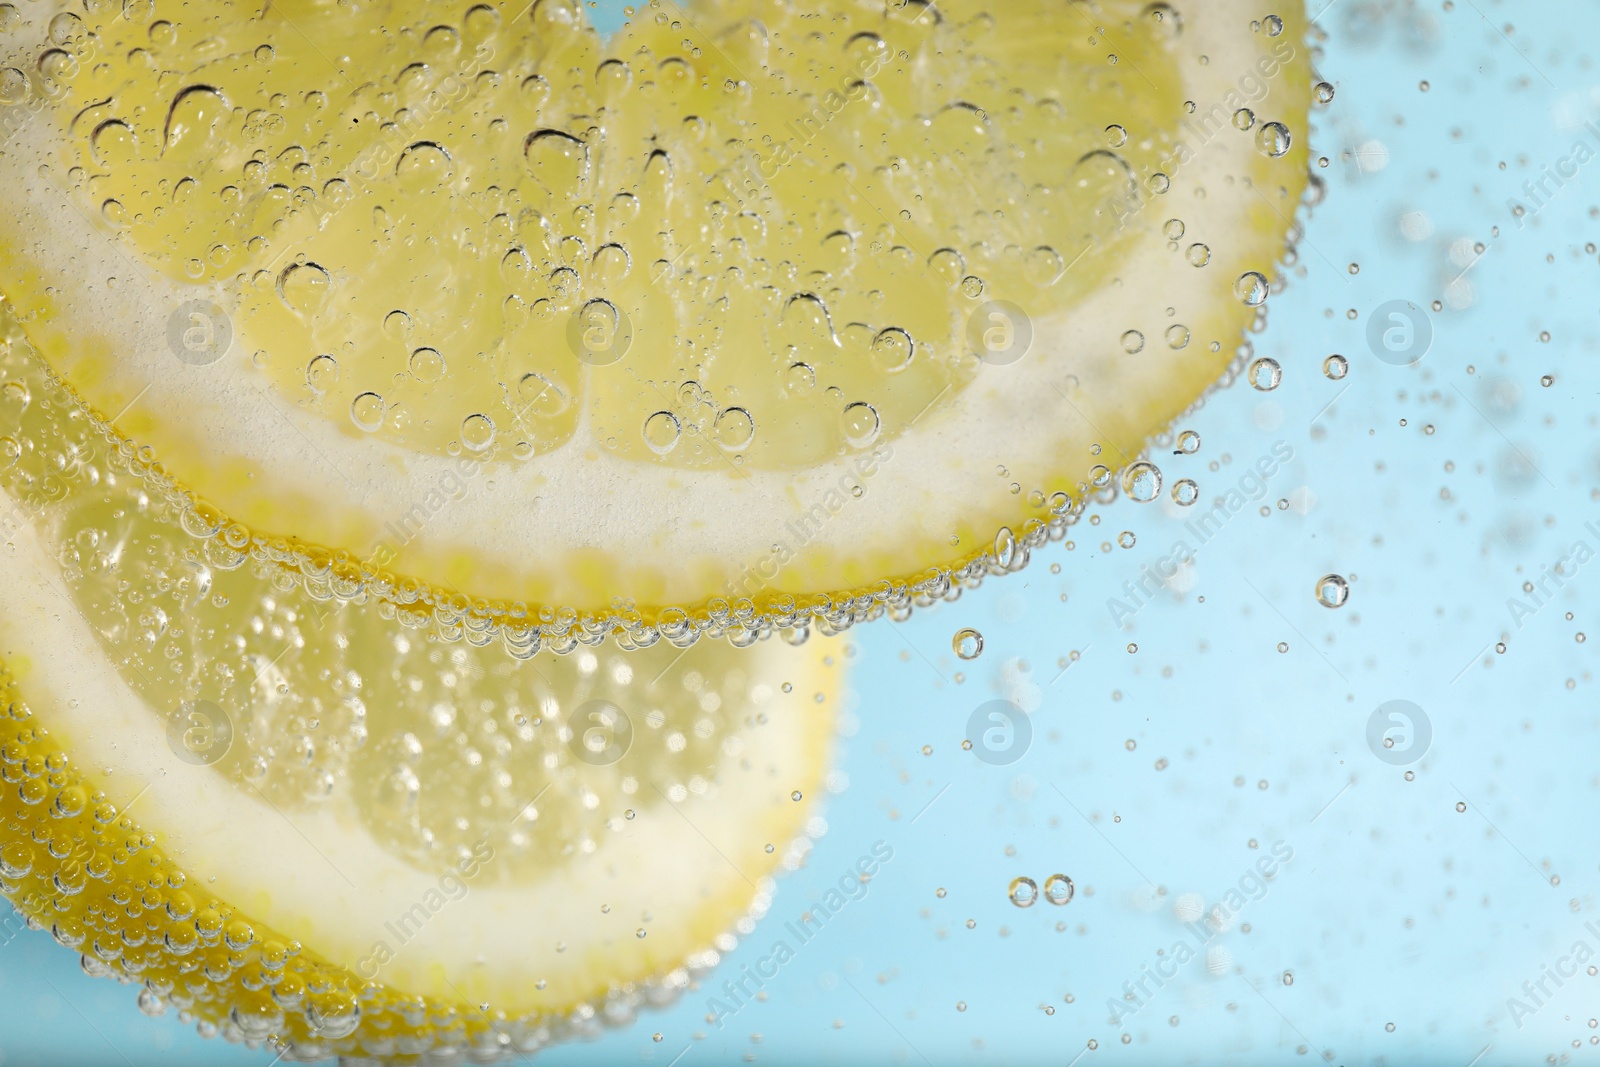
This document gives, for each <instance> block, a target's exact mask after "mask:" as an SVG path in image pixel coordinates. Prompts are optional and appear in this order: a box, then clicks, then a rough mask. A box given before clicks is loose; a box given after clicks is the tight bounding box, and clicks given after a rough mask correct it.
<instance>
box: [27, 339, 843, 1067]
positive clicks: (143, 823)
mask: <svg viewBox="0 0 1600 1067" xmlns="http://www.w3.org/2000/svg"><path fill="white" fill-rule="evenodd" d="M0 341H3V344H0V380H3V381H4V383H5V384H4V386H3V388H0V417H3V419H4V421H5V426H6V428H7V430H8V431H9V432H8V435H7V436H5V437H3V438H0V455H3V458H4V461H5V462H4V470H3V471H0V512H3V514H4V515H5V517H6V528H5V535H6V541H5V544H4V545H3V546H0V583H3V584H4V585H5V586H6V588H7V590H8V601H7V611H6V612H5V613H4V616H3V617H0V661H3V664H4V673H5V677H4V679H3V681H0V689H3V693H0V707H3V708H4V709H5V712H4V714H3V715H0V779H3V783H4V786H3V789H0V892H3V893H4V894H5V895H6V896H7V897H9V898H10V899H11V900H12V901H13V902H14V903H15V905H16V906H17V907H18V908H19V909H20V910H21V911H22V912H23V914H24V915H26V916H27V917H28V918H29V919H30V921H33V922H35V923H37V924H40V925H43V926H47V927H50V928H51V929H53V931H54V932H55V935H56V937H57V939H58V940H60V941H61V942H62V943H64V944H66V945H69V946H72V947H73V948H75V949H77V950H78V951H79V952H81V953H82V955H83V961H84V967H85V969H86V970H88V971H89V972H90V973H92V974H100V975H115V976H117V977H120V978H122V979H124V980H128V981H138V982H141V983H143V984H144V987H145V988H144V993H143V994H142V995H141V1004H143V1005H144V1006H145V1007H146V1008H147V1009H149V1010H152V1011H154V1010H159V1009H160V1008H161V1007H162V1006H163V1005H164V1004H167V1003H170V1004H172V1005H175V1006H176V1007H177V1008H178V1009H180V1010H181V1011H184V1012H187V1013H189V1016H190V1017H192V1018H195V1019H198V1020H200V1021H201V1023H202V1030H203V1032H210V1033H214V1032H217V1030H218V1029H219V1028H220V1029H222V1030H223V1031H225V1032H226V1033H227V1034H228V1036H230V1037H233V1038H235V1039H239V1040H249V1041H258V1042H260V1041H268V1040H270V1041H272V1042H273V1043H274V1044H276V1045H278V1046H279V1047H281V1048H292V1049H293V1051H294V1054H295V1055H296V1056H297V1057H300V1058H315V1057H318V1056H323V1055H331V1054H340V1055H364V1056H388V1055H397V1054H407V1055H409V1054H414V1053H419V1052H422V1051H426V1050H432V1049H456V1050H458V1051H459V1050H464V1049H468V1048H471V1049H476V1050H478V1051H483V1052H492V1051H495V1050H501V1051H528V1050H530V1049H532V1048H537V1047H540V1046H541V1045H543V1044H546V1043H549V1042H551V1041H555V1040H559V1039H561V1038H562V1037H566V1036H572V1035H575V1034H583V1033H587V1032H591V1031H592V1030H593V1028H594V1027H597V1026H599V1025H601V1024H603V1023H616V1022H619V1021H624V1020H626V1019H628V1018H630V1017H631V1015H632V1013H633V1012H634V1011H635V1010H636V1009H637V1008H638V1007H640V1006H642V1005H647V1004H652V1003H661V1002H664V1001H665V1000H668V999H670V998H671V997H672V996H673V995H675V994H676V993H677V992H678V991H680V990H681V989H683V988H684V987H685V986H686V985H687V983H688V982H689V981H690V980H691V979H692V978H693V977H694V976H695V975H697V974H698V973H700V972H702V971H704V970H706V969H708V968H709V967H711V966H713V965H714V964H715V963H716V961H717V959H718V958H719V956H720V954H721V953H722V952H724V951H726V950H727V949H729V948H730V947H731V946H732V945H733V944H734V943H735V942H736V941H737V939H738V938H739V937H740V936H741V935H742V934H744V933H748V932H749V931H750V930H751V929H753V924H754V922H755V921H756V920H757V919H758V918H759V917H760V916H761V915H762V914H763V913H764V912H765V910H766V908H767V906H768V903H769V901H770V899H771V894H772V892H773V876H774V875H775V874H777V873H778V872H780V871H781V870H783V869H786V868H792V867H794V866H795V865H797V864H798V863H799V862H801V861H802V860H803V858H804V856H805V854H806V852H807V851H808V849H809V847H810V840H811V836H812V835H814V834H815V833H817V832H818V831H819V830H820V826H821V824H820V822H818V821H815V820H816V815H815V809H814V806H813V805H814V801H815V798H816V797H817V796H818V795H819V794H820V793H821V792H822V791H823V790H822V786H823V780H822V776H823V768H824V765H825V762H826V755H827V747H828V740H829V738H830V736H831V733H832V724H833V722H834V707H835V704H836V703H837V699H836V697H837V693H838V683H837V671H836V669H835V667H834V666H833V660H832V649H833V643H832V642H830V641H828V640H827V639H824V638H821V637H814V638H812V639H811V640H808V641H805V642H804V643H803V644H801V645H799V646H798V647H796V646H793V645H791V644H787V643H784V642H783V641H781V640H779V639H776V638H774V639H770V640H765V641H760V642H757V643H756V644H755V645H754V646H753V647H750V648H743V649H741V648H735V647H734V646H732V645H730V644H728V643H726V642H720V641H719V642H702V643H698V644H696V645H694V647H686V648H681V649H680V648H677V647H674V646H672V645H670V644H668V643H661V644H659V645H657V646H655V647H654V648H650V649H642V650H633V651H625V650H623V649H620V648H618V647H616V646H615V645H614V644H608V645H606V646H605V647H603V648H599V649H589V648H584V649H581V650H579V651H578V652H576V653H574V654H571V655H568V656H564V657H559V656H554V655H552V654H551V653H548V652H545V653H541V654H538V655H534V656H529V657H522V658H518V657H512V656H507V655H506V654H505V653H504V651H503V650H502V649H501V648H500V647H499V646H498V645H497V644H487V647H482V646H484V645H485V644H486V642H485V641H484V640H483V639H482V638H481V637H476V636H473V637H472V639H469V640H462V641H457V642H454V643H450V642H447V641H443V640H440V639H439V638H438V636H437V635H436V634H433V633H431V632H430V631H429V630H428V629H427V628H424V627H421V626H418V625H415V624H414V623H413V624H412V625H407V620H406V619H405V618H403V617H402V616H401V615H400V614H399V613H397V612H396V611H394V610H393V609H392V606H390V605H388V604H387V602H384V601H381V600H378V599H376V598H372V597H365V596H357V597H354V598H345V599H341V598H340V597H336V596H333V595H331V594H330V593H329V592H328V590H327V587H326V584H325V582H324V583H319V582H318V581H315V580H313V581H310V582H306V583H297V582H292V581H286V580H284V578H283V575H282V572H281V570H280V569H279V568H278V567H277V566H275V565H274V564H271V563H268V562H260V561H256V562H252V561H248V560H247V559H245V558H244V557H242V556H241V557H237V558H236V559H234V560H233V561H231V563H228V562H223V563H219V562H218V561H216V560H214V559H208V558H207V557H206V556H204V555H203V554H202V553H201V552H200V551H199V550H198V547H197V545H196V544H195V542H194V539H193V538H192V537H191V536H190V535H189V534H187V533H185V532H184V531H183V530H182V529H181V527H180V525H179V524H180V523H181V522H182V518H183V515H184V512H183V510H182V509H181V508H180V507H178V506H175V505H173V504H170V503H168V502H166V501H165V500H164V499H163V498H161V497H158V496H153V495H151V494H150V493H148V492H147V491H146V489H145V485H144V481H143V479H142V478H141V477H140V476H139V475H138V474H136V473H135V469H136V468H137V467H138V464H139V460H138V458H137V456H136V455H135V454H134V450H133V449H132V448H131V446H126V443H125V442H121V441H119V440H118V439H116V438H115V437H113V436H111V435H110V428H109V427H108V426H106V425H105V424H104V423H100V422H96V421H93V420H90V419H88V418H85V417H84V416H83V414H82V411H81V409H80V408H79V407H78V406H77V403H76V401H75V400H74V399H73V398H72V396H71V395H70V394H69V393H68V392H67V391H66V390H65V388H64V387H63V386H62V385H60V384H59V383H58V382H54V381H52V380H50V379H49V378H48V377H47V376H45V375H43V374H41V373H39V372H38V370H37V361H36V359H34V358H33V357H31V355H30V354H29V346H28V344H27V342H26V340H25V339H23V338H22V337H21V336H20V335H19V334H17V333H16V332H15V330H14V328H13V330H12V331H11V333H10V334H9V335H4V334H0Z"/></svg>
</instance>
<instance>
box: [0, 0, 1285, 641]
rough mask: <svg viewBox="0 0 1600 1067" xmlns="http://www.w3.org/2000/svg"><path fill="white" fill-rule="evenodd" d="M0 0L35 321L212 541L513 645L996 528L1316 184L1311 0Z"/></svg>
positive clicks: (751, 615) (11, 237)
mask: <svg viewBox="0 0 1600 1067" xmlns="http://www.w3.org/2000/svg"><path fill="white" fill-rule="evenodd" d="M18 10H19V12H20V22H19V24H18V27H17V28H16V29H15V30H14V31H13V32H12V33H11V34H10V35H9V41H8V43H10V44H12V46H13V48H12V51H11V53H10V55H9V57H8V58H7V59H6V60H4V61H3V62H4V65H3V66H0V99H4V100H7V101H9V102H10V103H9V105H0V106H9V108H10V111H9V113H8V114H10V115H12V116H14V117H13V118H12V119H11V120H9V128H11V129H12V130H13V131H14V132H12V135H11V137H10V140H9V141H8V142H7V143H6V144H5V146H4V148H3V154H0V180H4V181H5V183H6V185H7V188H8V190H10V193H11V197H12V203H13V211H12V212H10V213H8V216H7V217H6V218H5V219H3V220H0V287H3V289H4V291H5V293H6V295H7V296H8V297H9V298H10V300H11V301H12V303H13V305H14V307H15V309H16V314H17V317H18V320H19V321H20V323H21V325H22V328H23V329H24V330H25V331H26V333H27V336H28V337H29V338H30V339H31V341H32V343H33V344H34V345H35V346H36V350H37V353H38V354H39V356H40V358H42V360H43V361H44V363H45V364H46V365H48V366H49V367H50V368H52V369H53V370H54V372H55V373H57V374H59V375H60V376H61V377H62V379H63V380H64V382H65V383H66V385H67V386H69V387H70V388H71V390H73V391H74V393H75V395H76V396H77V397H78V398H79V399H80V400H81V401H82V403H83V404H84V405H85V406H86V407H87V408H88V409H90V410H92V411H95V412H98V413H99V414H100V415H101V416H102V417H104V418H106V419H108V420H110V421H111V422H112V423H113V424H114V426H115V428H116V429H117V431H119V432H120V433H122V434H123V435H125V436H126V438H127V439H128V440H129V441H131V442H134V443H135V444H136V446H137V455H138V456H139V458H140V460H141V462H148V463H150V464H154V465H156V466H157V467H158V468H159V472H158V476H157V479H158V480H163V479H166V480H170V482H171V485H172V486H173V487H175V488H174V491H175V492H176V493H178V494H179V496H180V497H183V498H184V499H190V500H192V502H193V503H192V507H193V511H194V516H193V518H192V519H191V521H190V523H189V529H190V530H191V533H192V534H193V535H194V536H196V537H198V538H200V539H202V540H205V541H208V542H210V543H214V544H217V545H218V546H219V548H220V549H221V550H223V551H228V552H244V553H246V554H250V555H252V556H254V557H256V558H258V559H267V558H271V559H274V560H275V561H277V562H278V563H280V564H281V565H282V569H283V570H284V572H285V573H286V574H290V575H294V576H299V575H301V574H302V573H303V572H304V571H305V570H306V569H307V567H310V568H311V569H312V570H326V569H327V568H329V567H332V568H333V569H334V571H335V572H336V573H337V574H338V575H339V580H340V582H341V583H343V584H345V585H348V586H351V587H355V586H359V587H361V588H363V589H365V590H367V591H368V592H370V593H373V594H374V595H376V596H378V597H379V598H381V599H389V600H391V601H396V602H398V600H397V597H396V595H395V593H394V591H395V590H401V589H403V590H405V591H406V593H405V595H406V596H409V597H411V600H410V601H409V603H412V604H416V605H420V606H421V610H423V611H425V612H429V613H432V612H435V611H437V610H444V611H445V612H446V613H453V615H454V616H455V617H460V618H466V617H471V618H474V619H477V620H479V621H480V622H482V623H484V624H485V625H486V626H487V629H488V630H489V631H490V632H500V631H504V630H509V631H511V632H512V633H513V636H514V638H515V640H514V641H513V644H515V645H517V646H518V647H519V648H521V649H522V650H524V651H526V650H529V649H531V648H535V647H539V646H540V645H542V644H544V643H551V644H553V645H554V646H555V647H557V648H570V647H572V646H573V644H574V642H575V641H576V640H578V639H579V638H583V639H592V638H594V637H595V636H597V635H605V634H608V633H617V634H620V635H621V636H623V637H624V638H625V640H628V641H630V642H633V643H648V642H649V641H652V640H654V639H655V638H656V637H657V636H659V635H660V634H661V633H666V634H668V635H669V636H678V635H684V634H687V635H691V636H692V635H693V634H695V633H698V632H700V631H703V630H718V629H720V630H734V631H741V632H747V633H750V634H753V633H755V632H759V631H763V630H767V629H770V628H772V627H774V626H781V625H785V624H791V623H794V622H797V621H804V620H806V619H809V618H812V617H814V616H820V617H822V618H823V619H825V620H826V622H827V623H828V624H829V625H832V626H837V625H844V624H846V623H848V622H849V621H851V620H852V619H854V618H857V617H860V616H862V615H864V614H870V613H872V612H873V611H877V610H882V608H883V606H884V605H885V604H888V605H890V606H894V605H906V604H910V603H912V602H914V601H917V600H919V599H927V598H930V597H936V596H938V595H940V593H942V592H943V591H944V589H946V588H948V586H949V584H950V583H951V582H952V581H953V580H958V579H960V578H963V577H968V576H972V575H975V574H979V573H982V572H984V571H985V570H987V569H991V568H1004V567H1007V566H1012V565H1015V564H1016V563H1017V562H1019V561H1020V560H1021V559H1023V558H1025V556H1026V552H1027V548H1028V546H1029V545H1031V544H1037V543H1038V542H1039V541H1040V540H1041V539H1043V538H1045V537H1047V536H1049V533H1050V531H1051V529H1052V528H1055V529H1059V528H1060V526H1061V525H1062V524H1063V523H1064V522H1066V521H1068V520H1069V519H1070V517H1071V516H1072V514H1073V512H1074V509H1075V508H1076V507H1077V506H1079V505H1080V504H1081V502H1082V501H1083V499H1084V498H1085V496H1086V494H1087V493H1088V492H1090V491H1091V490H1092V489H1093V488H1094V487H1095V486H1096V485H1097V483H1100V482H1103V481H1104V480H1105V478H1106V477H1107V475H1108V474H1109V472H1113V471H1115V470H1117V469H1119V468H1121V467H1122V466H1124V465H1126V464H1127V463H1129V462H1130V461H1131V460H1132V459H1133V458H1134V457H1135V456H1136V455H1138V454H1139V453H1140V452H1141V451H1142V449H1143V447H1144V443H1145V441H1146V440H1147V439H1148V438H1149V437H1150V436H1151V435H1152V434H1154V433H1156V432H1158V431H1159V430H1160V429H1161V428H1162V427H1164V426H1165V425H1166V424H1167V423H1168V422H1169V421H1170V420H1171V419H1173V418H1174V417H1176V416H1177V415H1178V414H1180V413H1181V412H1182V411H1183V410H1184V409H1186V408H1187V407H1188V406H1189V405H1190V404H1192V403H1193V402H1194V400H1195V398H1196V397H1197V396H1198V395H1199V394H1200V393H1201V392H1202V391H1203V390H1204V389H1205V388H1206V387H1207V386H1208V385H1210V384H1212V383H1214V382H1215V381H1216V380H1217V379H1218V377H1219V376H1221V375H1223V374H1224V372H1225V371H1226V370H1227V369H1228V368H1229V366H1230V364H1231V362H1232V361H1233V360H1234V359H1235V358H1236V350H1237V347H1238V343H1239V339H1240V337H1241V335H1242V332H1243V331H1244V329H1245V328H1246V327H1247V326H1248V325H1249V324H1250V323H1251V322H1252V320H1253V318H1254V317H1255V316H1257V315H1258V314H1259V312H1260V307H1259V305H1260V303H1261V301H1262V300H1263V299H1264V298H1265V295H1266V292H1267V289H1268V283H1269V280H1270V279H1271V278H1272V277H1273V275H1274V270H1275V264H1276V263H1277V262H1278V260H1279V259H1280V258H1281V256H1282V255H1283V253H1284V243H1285V236H1286V234H1287V233H1288V232H1289V231H1290V230H1291V229H1292V221H1291V220H1292V218H1293V216H1294V214H1295V212H1296V210H1297V207H1298V205H1299V201H1300V197H1301V194H1302V191H1303V189H1304V187H1305V184H1306V152H1305V136H1304V134H1305V127H1306V110H1307V105H1308V101H1309V98H1310V64H1309V57H1308V55H1307V54H1306V46H1305V43H1304V38H1303V32H1304V17H1303V12H1302V11H1301V10H1299V4H1298V3H1292V4H1287V5H1282V6H1280V7H1279V8H1278V9H1277V13H1276V14H1273V15H1271V16H1270V17H1269V16H1268V15H1267V13H1266V12H1265V11H1263V10H1259V9H1258V7H1257V6H1256V5H1252V4H1247V3H1243V2H1241V0H1220V2H1214V3H1206V4H1203V5H1202V4H1175V5H1174V4H1164V3H1155V4H1147V3H1128V2H1104V3H1098V4H1089V3H1082V2H1071V3H1045V2H1043V0H1026V2H1017V3H1010V4H1006V5H1003V6H1002V7H998V8H995V7H990V6H987V5H982V4H979V3H976V2H975V0H974V2H966V0H952V2H950V3H940V4H938V5H927V4H919V3H915V2H907V3H898V2H894V3H888V4H885V3H883V2H881V0H860V2H853V0H833V2H830V3H828V4H825V5H821V6H808V7H805V8H800V7H796V6H792V5H787V4H777V3H763V2H753V0H737V2H736V0H705V2H702V3H696V4H694V5H691V6H690V7H688V8H678V7H676V6H674V5H672V4H670V3H665V2H662V3H652V4H649V5H647V6H643V7H642V8H641V9H640V11H639V12H638V13H637V14H636V15H635V17H633V18H632V20H631V21H630V23H629V25H628V27H627V28H626V29H624V30H623V31H621V32H619V33H618V34H616V35H615V36H614V37H611V38H609V39H602V38H601V37H600V36H599V35H597V34H596V33H595V32H594V31H593V30H592V29H591V28H590V27H589V26H588V25H587V23H586V21H585V17H584V15H583V13H582V11H581V10H580V7H579V5H578V4H577V2H576V0H538V2H537V3H535V4H533V5H532V6H531V8H528V9H526V10H522V9H520V6H519V5H497V4H471V3H461V4H457V5H454V6H447V7H440V6H439V5H436V4H424V3H421V2H420V0H415V2H399V0H391V2H376V3H370V4H364V5H360V6H359V7H355V8H352V7H351V6H350V5H339V4H334V3H329V2H325V0H283V2H275V3H273V4H271V5H267V6H265V7H264V9H263V10H261V11H260V12H245V11H241V10H238V9H235V8H225V7H216V8H203V9H198V10H197V9H196V8H195V7H194V6H193V5H188V6H181V5H177V4H174V3H168V2H164V0H163V2H156V0H128V2H127V3H125V4H122V5H121V6H116V5H104V6H102V5H89V7H88V8H87V9H85V10H83V11H79V10H78V9H77V8H75V7H74V8H72V9H70V10H69V8H68V7H67V6H66V5H65V4H59V3H36V4H32V5H28V6H27V7H24V8H20V9H18ZM1019 337H1020V338H1022V339H1023V342H1025V343H1023V342H1019V340H1018V338H1019ZM180 412H181V417H177V418H175V417H173V415H174V413H180ZM1099 468H1104V470H1103V471H1102V470H1101V469H1099ZM184 494H187V496H186V497H184ZM400 599H403V598H400ZM452 603H454V604H455V605H456V608H455V609H451V608H450V605H451V604H452Z"/></svg>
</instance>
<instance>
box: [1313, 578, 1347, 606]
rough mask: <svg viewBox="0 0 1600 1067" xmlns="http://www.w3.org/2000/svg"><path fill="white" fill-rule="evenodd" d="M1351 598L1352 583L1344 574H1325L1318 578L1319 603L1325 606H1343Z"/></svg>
mask: <svg viewBox="0 0 1600 1067" xmlns="http://www.w3.org/2000/svg"><path fill="white" fill-rule="evenodd" d="M1349 599H1350V583H1349V582H1347V581H1345V580H1344V577H1343V576H1342V575H1338V574H1324V575H1323V576H1322V577H1321V578H1318V579H1317V603H1319V604H1321V605H1322V606H1323V607H1325V608H1342V607H1344V604H1345V601H1347V600H1349Z"/></svg>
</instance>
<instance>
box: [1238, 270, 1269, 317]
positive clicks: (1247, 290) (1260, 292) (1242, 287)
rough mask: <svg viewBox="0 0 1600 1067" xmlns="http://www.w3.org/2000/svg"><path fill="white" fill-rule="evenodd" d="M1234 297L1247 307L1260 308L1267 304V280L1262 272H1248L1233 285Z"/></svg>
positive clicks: (1240, 276)
mask: <svg viewBox="0 0 1600 1067" xmlns="http://www.w3.org/2000/svg"><path fill="white" fill-rule="evenodd" d="M1233 295H1234V296H1236V297H1238V298H1239V302H1240V303H1241V304H1243V305H1244V306H1245V307H1252V308H1253V307H1260V306H1261V305H1262V304H1265V303H1266V302H1267V279H1266V277H1265V276H1264V275H1263V274H1262V273H1261V272H1260V271H1254V270H1247V271H1245V272H1244V273H1243V274H1241V275H1239V279H1238V280H1237V281H1236V282H1234V283H1233Z"/></svg>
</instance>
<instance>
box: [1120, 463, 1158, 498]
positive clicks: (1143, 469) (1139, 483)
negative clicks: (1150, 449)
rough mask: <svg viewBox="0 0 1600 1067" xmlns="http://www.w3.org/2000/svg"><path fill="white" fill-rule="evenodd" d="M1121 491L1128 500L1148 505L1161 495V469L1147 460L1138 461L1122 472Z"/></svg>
mask: <svg viewBox="0 0 1600 1067" xmlns="http://www.w3.org/2000/svg"><path fill="white" fill-rule="evenodd" d="M1122 491H1123V492H1124V493H1126V494H1127V495H1128V498H1129V499H1130V500H1135V501H1138V502H1139V503H1141V504H1148V503H1149V502H1150V501H1152V500H1154V499H1155V498H1156V497H1157V496H1159V495H1160V493H1161V469H1160V468H1159V467H1157V466H1156V465H1155V464H1154V463H1151V462H1149V461H1148V460H1140V461H1139V462H1137V463H1134V464H1133V465H1131V466H1130V467H1129V468H1128V469H1127V470H1125V471H1123V472H1122Z"/></svg>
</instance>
